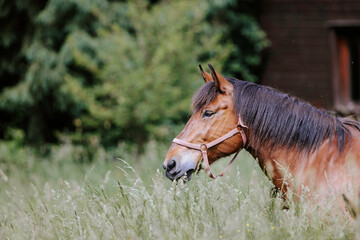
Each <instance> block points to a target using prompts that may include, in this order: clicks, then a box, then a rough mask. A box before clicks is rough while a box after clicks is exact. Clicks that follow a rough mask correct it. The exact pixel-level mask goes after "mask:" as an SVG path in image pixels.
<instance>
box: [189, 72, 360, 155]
mask: <svg viewBox="0 0 360 240" xmlns="http://www.w3.org/2000/svg"><path fill="white" fill-rule="evenodd" d="M226 79H227V80H228V81H229V82H230V83H231V84H232V85H233V86H234V108H235V113H236V116H238V115H240V116H241V118H242V120H243V122H244V124H245V125H247V126H248V127H249V129H251V132H253V133H255V134H252V135H251V138H250V141H251V142H250V143H251V145H252V146H255V147H257V146H266V147H270V148H276V147H286V148H288V149H292V148H296V149H297V150H299V151H300V152H303V151H305V152H306V153H309V152H312V151H315V150H316V149H318V148H319V146H320V144H321V143H323V142H324V141H325V140H326V139H330V141H331V140H332V139H336V140H337V143H338V149H339V153H340V152H341V151H342V149H343V148H344V145H345V144H346V142H348V141H350V136H351V133H350V130H349V127H355V128H356V129H358V130H359V131H360V124H359V123H358V122H356V121H353V120H350V119H346V118H338V117H334V116H332V115H331V114H329V113H328V112H327V111H325V110H320V109H317V108H315V107H313V106H311V105H310V104H308V103H306V102H303V101H300V100H299V99H297V98H295V97H293V96H290V95H289V94H284V93H281V92H279V91H277V90H275V89H272V88H270V87H266V86H261V85H258V84H255V83H251V82H246V81H240V80H237V79H234V78H226ZM217 94H218V92H217V90H216V87H215V86H214V84H213V82H209V83H207V84H205V85H204V86H203V87H201V88H200V89H199V90H198V91H197V93H196V94H195V95H194V97H193V109H194V111H195V112H196V111H199V110H200V109H201V108H202V107H203V106H206V105H207V104H209V103H210V102H211V101H213V100H214V99H215V98H216V96H217Z"/></svg>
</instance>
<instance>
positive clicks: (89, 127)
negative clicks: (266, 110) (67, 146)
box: [0, 0, 267, 148]
mask: <svg viewBox="0 0 360 240" xmlns="http://www.w3.org/2000/svg"><path fill="white" fill-rule="evenodd" d="M30 2H31V1H30ZM252 2H254V1H249V3H252ZM255 2H256V1H255ZM4 5H5V7H6V8H4V9H8V11H2V13H1V14H0V17H2V18H3V20H4V21H8V20H9V19H10V18H11V14H12V13H16V14H17V15H20V14H21V13H23V11H25V12H26V11H28V12H29V13H28V14H27V15H26V20H27V22H26V24H25V25H24V26H22V28H23V29H27V31H26V32H25V34H24V36H23V35H21V34H20V32H16V31H15V30H14V29H13V28H15V27H16V26H17V27H19V25H20V23H18V22H16V20H14V21H15V22H14V23H12V24H11V25H10V26H9V27H8V28H7V29H6V31H4V32H3V33H0V34H1V36H4V38H3V40H2V42H1V47H2V48H4V49H7V50H8V52H9V55H11V56H12V61H10V62H7V63H6V61H5V60H4V59H3V58H2V59H1V62H2V63H4V65H2V66H4V67H1V68H0V77H1V79H5V80H4V82H5V84H3V85H1V86H0V113H1V114H2V115H4V116H5V117H4V118H2V119H1V120H0V137H2V138H5V139H11V138H12V137H11V136H12V135H11V134H7V133H8V132H9V131H8V130H7V129H8V128H9V127H10V128H12V129H22V130H24V133H25V136H26V139H27V141H28V142H30V143H41V142H44V141H57V140H59V139H61V138H62V137H63V136H64V135H65V136H70V138H71V139H72V141H73V142H76V143H82V144H86V145H88V144H90V145H91V146H96V145H98V144H103V145H105V146H111V145H116V144H117V143H118V142H122V141H127V142H133V143H136V144H138V145H139V148H142V146H143V144H144V143H145V142H146V141H148V140H149V139H150V138H156V139H170V138H171V137H173V136H174V135H175V133H177V132H178V131H179V129H180V128H181V126H182V125H183V123H184V121H185V120H186V119H187V117H188V116H189V112H190V107H189V106H190V100H191V96H192V95H193V93H194V91H195V89H197V88H198V87H199V86H200V85H201V84H202V80H200V79H201V77H200V74H199V70H198V68H197V64H198V63H203V64H206V63H208V62H211V63H212V64H213V65H214V66H215V67H216V69H217V70H218V71H220V72H221V71H222V70H225V71H227V72H228V73H231V74H234V75H236V76H243V77H244V78H245V79H247V80H251V81H254V80H256V76H255V75H254V72H253V68H254V67H256V66H258V65H259V64H260V56H259V53H260V51H261V50H262V49H263V48H264V47H265V46H266V45H267V42H266V40H265V35H264V33H263V32H262V31H261V29H260V28H259V26H258V24H257V23H256V20H255V19H254V17H253V16H252V15H253V13H251V12H249V11H248V9H242V8H240V7H239V6H240V3H239V4H238V3H237V2H236V1H225V0H223V1H201V0H196V1H156V2H155V3H151V1H150V2H149V1H146V0H136V1H129V2H114V1H104V0H93V1H83V0H67V1H59V0H49V1H44V2H42V3H41V4H34V6H32V5H31V4H30V3H29V9H27V8H26V7H24V5H22V4H21V3H20V1H19V2H17V1H15V2H12V1H7V2H5V3H4ZM247 5H249V4H247ZM26 6H27V5H26ZM234 6H235V8H233V7H234ZM241 6H242V5H241ZM250 9H251V8H250ZM21 20H23V19H21ZM12 26H13V27H12ZM20 26H21V25H20ZM29 29H30V30H29ZM12 31H14V33H13V32H12ZM12 33H13V34H15V35H11V34H12ZM9 34H10V35H11V36H8V35H9ZM9 46H12V47H9ZM15 46H20V47H19V48H15ZM19 59H20V60H19ZM18 62H22V64H23V67H22V68H21V69H20V70H15V69H16V68H14V65H15V64H17V63H18ZM5 63H6V64H5ZM9 76H11V77H9ZM7 79H10V80H7ZM14 79H15V80H14Z"/></svg>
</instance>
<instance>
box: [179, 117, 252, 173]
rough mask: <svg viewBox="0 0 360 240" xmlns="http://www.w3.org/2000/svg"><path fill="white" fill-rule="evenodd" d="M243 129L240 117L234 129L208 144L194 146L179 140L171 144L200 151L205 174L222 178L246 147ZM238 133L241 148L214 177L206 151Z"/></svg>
mask: <svg viewBox="0 0 360 240" xmlns="http://www.w3.org/2000/svg"><path fill="white" fill-rule="evenodd" d="M244 128H247V126H245V125H244V123H243V122H242V120H241V118H240V116H239V119H238V124H237V126H236V128H234V129H233V130H231V131H230V132H228V133H227V134H225V135H223V136H221V137H219V138H217V139H215V140H214V141H212V142H209V143H206V144H205V143H202V144H195V143H190V142H187V141H184V140H180V139H178V138H174V140H173V143H176V144H179V145H181V146H184V147H188V148H191V149H195V150H198V151H201V153H202V159H203V161H204V163H205V167H206V172H207V173H208V175H209V177H211V178H213V179H215V178H217V177H219V176H223V175H224V173H225V171H226V170H227V169H228V168H229V166H230V165H231V164H232V163H233V162H234V160H235V158H236V157H237V155H238V154H239V152H240V150H241V149H243V148H244V147H245V145H246V135H245V132H244ZM237 133H240V134H241V138H242V140H243V146H242V147H241V148H239V149H238V150H237V152H236V154H235V155H234V157H233V158H232V159H231V161H230V162H229V163H228V164H227V165H226V167H225V168H224V170H223V171H222V172H221V173H220V174H219V175H218V176H217V177H215V175H214V174H213V173H212V171H211V169H210V164H209V159H208V154H207V150H208V149H209V148H212V147H214V146H216V145H218V144H219V143H221V142H223V141H225V140H226V139H228V138H231V137H232V136H234V135H235V134H237Z"/></svg>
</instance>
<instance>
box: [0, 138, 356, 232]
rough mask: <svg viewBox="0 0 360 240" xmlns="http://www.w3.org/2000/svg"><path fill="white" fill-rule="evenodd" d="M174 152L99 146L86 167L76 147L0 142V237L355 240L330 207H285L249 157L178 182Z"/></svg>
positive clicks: (351, 224)
mask: <svg viewBox="0 0 360 240" xmlns="http://www.w3.org/2000/svg"><path fill="white" fill-rule="evenodd" d="M167 147H168V146H164V145H162V144H157V143H155V142H151V143H149V144H148V145H147V148H146V150H145V153H144V154H143V155H141V156H137V155H136V154H134V153H132V151H131V150H129V149H127V148H126V147H124V146H119V148H117V149H116V150H114V151H105V150H103V149H100V148H99V149H97V150H96V151H94V152H93V159H94V160H93V161H92V162H91V163H89V162H86V161H85V162H83V161H82V160H81V159H83V158H84V152H83V151H82V149H81V148H79V147H74V146H72V145H70V144H68V145H67V144H64V145H61V146H58V147H53V148H51V149H50V150H49V151H48V153H47V154H46V156H42V157H41V159H40V157H39V156H38V155H37V154H36V153H34V152H33V150H31V149H27V148H20V147H18V146H17V145H16V144H9V143H6V144H5V143H0V169H1V172H0V201H1V205H0V236H1V237H0V238H1V239H358V236H359V235H358V234H359V222H358V221H351V220H349V219H347V218H344V217H343V215H341V214H336V211H335V212H334V211H333V210H334V208H336V207H335V206H332V205H331V204H329V205H326V206H323V207H321V208H320V207H318V206H316V205H314V204H311V203H308V202H305V201H304V202H289V203H288V205H289V206H290V207H289V210H283V204H284V203H283V200H282V199H281V198H280V197H271V196H270V192H271V187H272V186H271V184H270V183H269V181H268V180H267V179H266V178H265V177H264V174H263V173H262V172H261V171H260V170H259V168H258V167H257V163H256V162H255V161H254V159H252V158H251V157H250V156H249V155H248V154H247V153H246V152H242V153H241V154H240V156H239V157H238V159H237V162H236V164H234V165H233V166H232V167H231V169H230V171H228V172H227V174H226V176H224V177H223V178H220V179H217V180H211V179H210V178H208V177H207V176H206V175H205V173H202V172H201V173H199V174H198V175H196V176H194V177H193V178H192V180H191V181H190V182H188V183H186V184H184V183H181V182H180V183H178V184H175V183H171V182H170V181H169V180H168V179H166V178H165V177H164V174H163V170H162V168H161V165H162V162H163V158H164V156H165V153H166V151H167ZM224 165H225V161H220V162H219V163H217V164H216V165H215V166H214V171H215V172H218V170H220V169H221V167H222V166H224Z"/></svg>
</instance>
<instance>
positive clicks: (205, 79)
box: [199, 64, 213, 83]
mask: <svg viewBox="0 0 360 240" xmlns="http://www.w3.org/2000/svg"><path fill="white" fill-rule="evenodd" d="M199 68H200V71H201V75H202V77H203V79H204V81H205V83H208V82H211V81H212V80H213V79H212V77H211V75H210V74H209V73H207V72H205V71H204V69H203V68H202V66H201V65H200V64H199Z"/></svg>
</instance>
